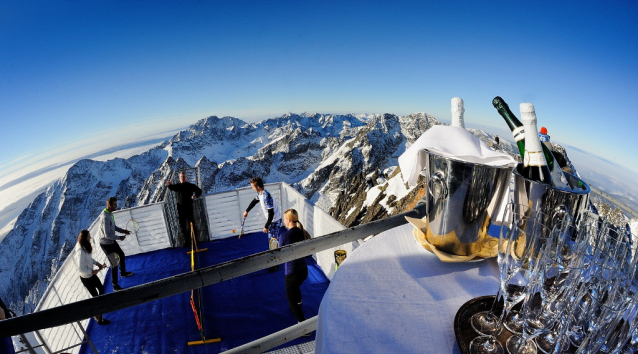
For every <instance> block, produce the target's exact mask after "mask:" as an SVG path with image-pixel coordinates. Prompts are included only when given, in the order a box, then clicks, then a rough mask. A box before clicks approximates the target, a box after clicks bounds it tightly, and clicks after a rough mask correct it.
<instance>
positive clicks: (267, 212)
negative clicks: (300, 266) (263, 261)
mask: <svg viewBox="0 0 638 354" xmlns="http://www.w3.org/2000/svg"><path fill="white" fill-rule="evenodd" d="M250 186H251V187H252V188H253V190H254V191H255V192H257V196H256V197H255V199H253V200H252V201H251V202H250V204H249V205H248V208H246V211H244V219H246V217H247V216H248V212H250V210H251V209H252V208H253V207H254V206H255V205H257V204H261V210H262V211H263V213H264V217H265V218H266V224H265V225H264V229H263V231H264V233H265V234H267V235H268V240H271V239H273V238H274V239H276V240H279V231H280V230H281V212H280V211H279V206H278V205H277V203H275V200H274V199H273V197H272V195H271V194H270V193H269V192H268V191H267V190H265V189H264V181H263V180H262V179H261V178H259V177H253V178H252V179H251V180H250ZM277 269H279V265H276V266H273V267H270V268H269V269H268V271H269V272H274V271H276V270H277Z"/></svg>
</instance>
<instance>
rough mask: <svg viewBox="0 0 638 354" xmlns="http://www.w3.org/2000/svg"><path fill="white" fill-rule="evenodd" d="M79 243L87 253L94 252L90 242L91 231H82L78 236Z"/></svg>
mask: <svg viewBox="0 0 638 354" xmlns="http://www.w3.org/2000/svg"><path fill="white" fill-rule="evenodd" d="M78 243H79V244H80V246H81V247H82V248H84V250H85V251H86V252H88V253H91V252H93V246H91V242H89V230H87V229H84V230H82V231H80V234H79V235H78Z"/></svg>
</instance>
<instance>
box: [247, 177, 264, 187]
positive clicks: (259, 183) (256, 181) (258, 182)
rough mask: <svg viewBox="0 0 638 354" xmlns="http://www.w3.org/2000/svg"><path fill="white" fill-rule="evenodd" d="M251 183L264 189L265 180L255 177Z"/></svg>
mask: <svg viewBox="0 0 638 354" xmlns="http://www.w3.org/2000/svg"><path fill="white" fill-rule="evenodd" d="M250 183H251V184H254V185H256V186H257V187H259V188H264V180H262V179H261V178H259V177H253V178H251V179H250Z"/></svg>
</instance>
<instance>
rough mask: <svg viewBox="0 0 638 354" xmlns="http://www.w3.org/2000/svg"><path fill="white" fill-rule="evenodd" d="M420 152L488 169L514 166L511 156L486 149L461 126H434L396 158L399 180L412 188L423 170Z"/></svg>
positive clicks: (423, 161)
mask: <svg viewBox="0 0 638 354" xmlns="http://www.w3.org/2000/svg"><path fill="white" fill-rule="evenodd" d="M423 150H428V151H429V152H431V153H434V154H437V155H440V156H443V157H450V158H453V159H455V160H459V161H466V162H472V163H476V164H482V165H488V166H515V165H516V164H517V161H516V160H514V158H513V157H511V156H510V155H508V154H506V153H503V152H498V151H494V150H492V149H490V148H488V147H487V145H485V143H484V142H482V141H481V140H479V138H477V137H476V136H475V135H473V134H472V133H470V132H468V131H467V130H465V129H464V128H462V127H452V126H447V125H435V126H433V127H432V128H430V129H428V130H427V131H426V132H425V133H423V135H421V136H420V137H419V139H417V141H415V142H414V144H412V145H411V146H410V147H409V148H408V149H406V150H405V152H404V153H403V154H401V156H399V167H400V168H401V174H402V175H403V180H404V181H405V182H407V183H408V184H409V185H410V186H414V185H416V182H417V179H418V178H419V173H421V170H423V168H425V164H426V159H427V154H426V153H425V152H424V151H423Z"/></svg>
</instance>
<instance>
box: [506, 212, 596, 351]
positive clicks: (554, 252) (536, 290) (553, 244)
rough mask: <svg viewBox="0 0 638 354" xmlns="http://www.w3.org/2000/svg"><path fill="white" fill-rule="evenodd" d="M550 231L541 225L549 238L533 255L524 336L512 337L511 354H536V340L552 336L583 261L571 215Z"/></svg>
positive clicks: (509, 345)
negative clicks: (543, 336) (546, 334)
mask: <svg viewBox="0 0 638 354" xmlns="http://www.w3.org/2000/svg"><path fill="white" fill-rule="evenodd" d="M553 224H554V227H553V228H552V230H551V231H547V228H545V227H544V225H542V224H541V225H540V228H539V230H538V231H539V232H540V233H541V234H542V235H545V234H547V235H548V237H547V238H540V239H539V240H538V241H537V242H538V244H539V245H540V249H538V251H537V253H532V254H530V258H529V260H528V264H527V268H528V272H527V275H528V277H529V279H528V285H527V287H526V289H527V292H526V295H525V300H524V302H523V305H522V308H521V314H522V317H523V328H522V331H521V334H516V335H513V336H512V337H510V338H509V339H508V341H507V343H506V347H507V350H508V352H509V353H511V354H533V353H536V352H537V344H536V343H535V342H534V338H535V337H537V336H539V335H541V334H544V333H549V332H550V331H551V329H552V327H553V326H554V323H555V321H556V319H557V317H558V315H559V314H560V313H562V311H563V310H564V307H565V301H564V300H565V299H566V296H565V295H567V293H568V292H569V290H570V289H571V284H572V283H573V282H574V281H575V279H578V276H577V275H576V273H577V271H578V268H579V265H580V264H581V259H582V250H583V248H584V247H583V245H582V242H581V240H580V239H579V238H578V234H577V233H576V232H575V229H574V228H573V227H572V219H571V217H569V215H565V218H563V219H562V220H560V221H559V222H555V223H553Z"/></svg>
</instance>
